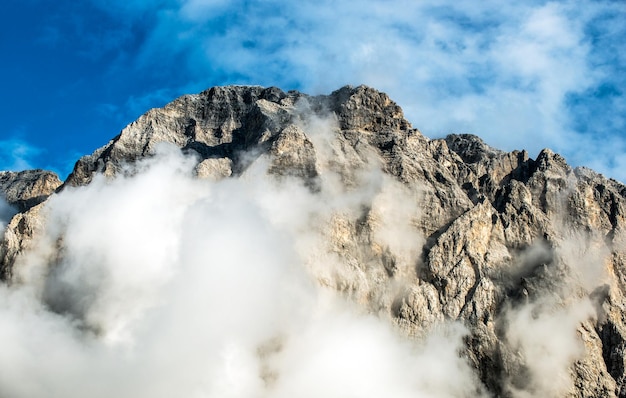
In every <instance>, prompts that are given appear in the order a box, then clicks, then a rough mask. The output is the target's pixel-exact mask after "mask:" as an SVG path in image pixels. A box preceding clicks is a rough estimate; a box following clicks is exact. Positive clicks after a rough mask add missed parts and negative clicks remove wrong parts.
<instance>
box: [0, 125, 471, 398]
mask: <svg viewBox="0 0 626 398" xmlns="http://www.w3.org/2000/svg"><path fill="white" fill-rule="evenodd" d="M309 128H311V127H309ZM320 128H321V131H320V133H322V134H323V131H324V130H325V129H326V127H320ZM194 164H195V162H194V160H192V159H188V158H184V157H182V155H180V153H179V152H178V150H177V149H173V148H169V147H162V148H161V149H160V153H159V154H158V155H157V156H156V157H155V158H152V159H148V160H144V161H143V162H141V163H140V164H139V165H138V169H137V170H139V171H140V172H139V173H138V174H134V175H133V176H132V177H119V178H117V179H115V180H111V181H109V180H106V179H105V178H100V177H98V178H96V179H95V180H94V181H93V182H92V183H91V184H90V185H89V186H86V187H80V188H67V189H66V190H64V191H63V192H61V193H60V194H57V195H55V196H53V197H52V198H51V199H50V200H49V202H47V205H46V209H45V214H46V216H47V224H46V230H45V232H44V234H43V235H41V236H40V237H39V238H38V239H37V241H36V242H35V244H33V246H32V250H30V251H27V252H25V253H23V255H22V256H21V257H20V258H19V260H18V263H17V265H16V269H15V276H16V279H15V281H14V282H16V283H15V284H14V285H13V286H12V287H7V286H6V285H4V284H3V285H0V317H1V318H2V319H3V322H2V323H0V339H2V340H3V341H11V342H12V344H10V346H7V347H5V348H4V350H3V355H2V356H0V386H2V387H1V388H2V391H3V393H6V394H8V395H10V396H12V397H18V398H19V397H43V396H63V397H68V398H71V397H78V396H80V397H82V396H85V395H89V396H90V397H107V396H118V397H136V396H152V397H171V396H180V397H203V396H220V397H250V396H264V397H268V398H271V397H287V396H293V395H294V394H296V395H299V396H320V395H324V396H329V397H334V396H337V397H340V396H345V394H346V393H348V392H350V393H358V395H359V396H362V397H375V396H376V397H378V396H380V395H381V394H391V395H393V396H396V397H405V396H406V397H408V396H415V394H416V393H418V394H424V395H425V396H426V395H427V396H435V397H462V396H467V394H469V393H471V394H473V393H474V392H475V390H476V389H477V388H480V387H479V385H480V384H479V383H478V382H477V381H476V377H475V375H474V373H473V371H472V370H471V368H470V367H469V365H468V364H467V363H466V361H465V360H464V359H462V358H460V357H459V350H460V347H461V346H462V344H463V337H464V336H465V334H466V331H465V330H464V329H463V328H462V327H460V326H458V325H448V326H447V327H446V326H445V325H444V326H442V328H443V329H442V330H438V331H436V333H433V334H432V336H430V337H429V338H428V339H427V340H425V341H423V342H422V344H417V343H415V342H410V341H408V340H403V339H402V338H401V337H400V335H398V334H397V330H393V329H392V328H391V326H390V325H389V324H388V323H386V322H385V321H384V320H381V319H379V318H377V317H375V316H372V315H366V314H364V313H363V311H362V310H360V309H357V308H355V307H353V306H351V305H350V304H348V303H347V302H345V301H344V300H343V299H340V298H338V297H337V296H336V295H334V294H333V291H332V290H327V289H325V288H322V287H321V286H320V285H319V284H318V282H317V275H316V274H315V272H316V270H319V269H323V268H325V267H326V268H327V267H328V266H329V264H328V263H326V262H325V260H327V259H328V258H329V257H327V256H324V255H320V254H323V253H320V252H319V251H318V250H319V249H322V250H324V249H323V248H321V247H319V246H315V245H309V244H307V242H302V240H307V239H309V238H311V236H312V235H315V234H316V233H320V232H321V231H320V227H319V224H316V223H322V224H323V223H324V222H325V218H326V217H329V216H330V213H334V212H336V211H338V210H339V211H350V209H352V208H354V207H359V205H360V203H361V202H360V201H362V200H366V198H369V200H372V199H373V198H372V196H371V195H374V197H375V196H376V194H377V193H376V192H377V189H383V190H384V189H385V185H384V184H383V185H381V186H378V185H376V187H378V188H376V187H374V188H372V187H370V186H369V185H367V184H366V185H365V186H364V192H362V193H359V192H358V190H357V192H353V193H352V194H350V193H349V192H344V194H343V195H346V197H344V198H341V196H342V193H340V192H335V191H332V192H330V194H331V195H330V197H333V198H335V202H334V203H332V202H327V201H325V200H320V197H317V196H314V195H313V194H311V193H310V192H309V191H308V190H307V189H305V188H304V187H302V186H301V185H300V184H299V183H296V182H295V181H289V180H283V181H282V182H281V183H276V182H275V181H272V180H270V179H268V178H267V177H266V176H265V169H264V165H263V162H262V159H261V160H260V161H259V162H258V163H257V164H256V165H255V166H254V167H253V168H252V169H251V170H250V171H249V173H251V174H248V175H244V176H243V177H242V178H241V179H237V180H225V181H221V182H212V181H207V180H197V179H193V178H192V176H193V167H194ZM255 173H257V174H255ZM324 189H331V190H332V189H333V186H331V185H329V186H328V187H327V188H324ZM372 189H373V190H372ZM393 192H397V190H396V191H392V192H390V194H391V193H393ZM382 193H384V191H383V192H382ZM321 194H322V195H323V193H321ZM403 194H405V193H403ZM296 198H299V200H296ZM354 199H357V200H354ZM378 207H380V206H378ZM380 211H383V212H384V209H380ZM392 221H393V217H392ZM406 230H407V229H406V227H402V228H400V229H399V230H398V231H396V232H394V231H392V230H391V229H390V228H383V233H384V239H388V238H390V235H391V234H394V233H405V232H406ZM59 246H61V247H62V249H61V255H60V256H58V255H57V254H55V253H56V250H57V249H58V248H59ZM326 250H327V249H326ZM399 250H403V248H402V247H401V248H400V249H399ZM316 262H319V263H316ZM42 353H45V356H44V357H42ZM303 358H306V360H304V359H303ZM26 378H27V379H26Z"/></svg>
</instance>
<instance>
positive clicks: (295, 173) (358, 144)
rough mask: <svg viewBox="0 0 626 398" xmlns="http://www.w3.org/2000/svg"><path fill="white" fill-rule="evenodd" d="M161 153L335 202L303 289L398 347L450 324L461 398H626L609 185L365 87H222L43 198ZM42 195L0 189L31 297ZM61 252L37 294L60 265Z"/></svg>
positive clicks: (625, 193) (165, 114)
mask: <svg viewBox="0 0 626 398" xmlns="http://www.w3.org/2000/svg"><path fill="white" fill-rule="evenodd" d="M163 143H168V144H171V145H173V146H175V147H177V148H180V149H181V150H182V152H183V153H184V154H185V155H186V156H187V159H192V162H193V173H194V175H195V177H196V178H198V179H201V180H206V181H209V182H211V181H223V180H224V179H237V178H239V179H250V178H269V180H271V181H275V182H278V183H279V184H280V183H283V184H293V183H294V181H297V184H301V185H302V186H303V187H304V188H305V191H306V192H307V193H306V195H308V196H307V198H308V197H310V198H313V200H312V201H313V202H319V203H325V204H328V203H330V205H328V206H325V207H324V208H323V210H320V208H319V205H317V206H318V207H316V206H314V205H307V206H310V207H306V209H307V211H310V214H311V219H310V220H309V219H307V221H306V224H305V225H306V228H304V229H306V230H307V232H306V235H302V236H306V239H312V238H311V236H314V237H315V239H318V240H319V241H321V242H322V243H319V244H318V245H317V246H315V249H314V252H315V254H316V256H318V257H319V258H317V257H316V259H311V258H312V257H311V256H310V255H311V254H312V252H306V256H303V263H304V264H305V266H307V269H309V272H310V273H311V275H312V276H313V278H314V279H315V280H316V281H317V283H318V284H319V285H321V286H325V287H328V288H329V289H330V290H332V291H337V292H339V293H340V294H341V295H342V296H345V297H347V298H349V299H350V300H351V301H353V302H356V303H358V304H359V305H361V307H362V308H365V309H366V310H367V311H368V312H369V313H374V314H377V315H378V317H380V318H383V319H387V320H389V321H390V322H391V323H392V324H393V325H395V326H396V327H397V330H398V331H399V332H400V333H401V334H404V335H406V336H408V337H409V338H410V339H416V340H418V341H419V340H420V339H422V338H424V336H427V335H429V334H430V333H433V331H434V330H437V328H438V327H440V325H442V324H450V323H453V322H455V321H458V322H460V323H461V324H463V325H464V327H466V328H467V330H468V334H467V335H466V337H465V338H464V340H463V342H464V346H463V348H462V349H461V353H460V355H461V357H462V358H463V359H464V360H465V361H467V362H468V363H469V364H470V368H471V369H474V371H475V373H476V375H477V378H478V379H479V380H480V383H479V386H478V387H477V390H476V391H474V392H472V391H469V392H467V391H466V392H465V393H464V394H467V395H469V396H471V395H474V394H476V395H478V394H482V393H481V392H480V391H487V392H488V393H490V394H493V395H495V396H515V397H518V396H520V397H521V396H572V397H607V396H617V397H626V374H625V372H626V366H625V364H626V362H625V356H624V347H625V345H626V321H625V319H624V315H623V314H624V311H623V309H624V306H626V298H625V294H626V264H625V261H626V233H625V231H624V227H625V225H626V224H625V223H626V220H625V219H624V217H625V214H626V213H625V210H626V187H625V186H624V185H622V184H621V183H619V182H617V181H614V180H609V179H606V178H604V177H603V176H601V175H599V174H597V173H595V172H593V171H591V170H588V169H585V168H577V169H572V168H571V167H570V166H568V165H567V163H566V162H565V160H564V159H563V158H562V157H561V156H559V155H558V154H555V153H553V152H551V151H550V150H547V149H546V150H543V151H542V152H541V153H540V154H539V155H538V156H537V158H536V159H532V158H530V157H529V155H528V153H527V152H525V151H513V152H510V153H508V152H503V151H499V150H497V149H494V148H491V147H489V146H488V145H486V144H485V143H484V142H483V141H481V140H480V138H478V137H476V136H473V135H449V136H448V137H446V138H445V139H434V140H431V139H428V138H426V137H425V136H423V135H422V134H421V133H420V132H419V131H418V130H417V129H414V128H413V127H412V126H411V125H410V123H409V122H408V121H406V120H405V119H404V117H403V114H402V110H401V109H400V107H399V106H397V105H396V104H395V103H394V102H393V101H392V100H391V99H390V98H389V97H388V96H387V95H385V94H384V93H380V92H378V91H376V90H374V89H372V88H368V87H365V86H359V87H343V88H341V89H339V90H337V91H335V92H333V93H332V94H330V95H327V96H308V95H305V94H302V93H299V92H287V93H285V92H283V91H281V90H279V89H277V88H262V87H247V86H229V87H214V88H211V89H210V90H207V91H205V92H202V93H200V94H197V95H188V96H184V97H181V98H179V99H177V100H175V101H173V102H172V103H170V104H168V105H166V106H165V107H164V108H161V109H153V110H150V111H149V112H147V113H146V114H145V115H143V116H141V117H140V118H139V119H138V120H137V121H135V122H133V123H132V124H130V125H129V126H128V127H126V128H125V129H124V130H122V132H121V133H120V134H119V135H118V136H117V137H115V138H114V139H112V140H111V141H110V142H109V143H108V144H107V145H105V146H103V147H102V148H100V149H98V150H96V151H95V152H94V153H93V154H91V155H88V156H84V157H82V158H81V159H80V160H79V161H78V162H77V163H76V166H75V168H74V170H73V172H72V173H71V175H70V176H69V177H68V178H67V180H66V181H65V182H64V183H63V185H62V186H61V187H60V188H59V189H58V191H59V192H60V193H58V194H56V195H63V194H64V193H65V192H75V191H77V190H80V189H81V187H84V186H89V185H90V184H94V181H96V180H97V179H98V178H101V176H104V177H106V179H109V181H113V180H114V179H115V178H116V177H118V178H123V177H124V176H125V178H132V176H134V175H137V174H141V173H142V172H143V170H144V168H145V167H147V166H142V165H143V163H142V162H144V161H145V160H146V159H149V158H151V157H153V156H157V158H158V156H160V155H159V153H160V151H162V150H163V149H162V145H163ZM155 154H156V155H155ZM258 168H261V169H262V170H263V173H261V177H259V175H258V173H257V169H258ZM255 173H256V174H255ZM99 176H100V177H99ZM267 176H269V177H267ZM15 178H16V181H21V182H20V183H21V184H26V185H28V184H31V185H32V186H37V184H38V182H36V181H35V180H34V179H32V178H30V177H29V178H30V179H29V178H26V177H15ZM38 178H39V180H41V178H43V177H38ZM31 180H32V181H35V182H32V181H31ZM39 180H37V181H39ZM3 181H4V180H3ZM45 181H46V183H45V184H44V185H45V187H44V188H37V189H33V190H32V191H33V192H35V193H34V194H24V195H22V196H23V197H20V196H19V194H17V195H16V194H15V193H14V192H16V189H15V186H16V185H15V183H9V184H3V185H0V188H1V189H2V192H3V193H4V194H5V196H6V197H7V198H9V200H10V201H11V202H12V203H18V204H19V203H27V205H21V204H20V205H19V206H20V208H19V212H18V213H17V214H16V215H15V216H14V217H13V219H12V220H11V222H10V223H9V224H8V226H7V229H6V231H5V234H4V240H3V241H2V244H1V246H0V255H1V256H2V257H1V259H2V261H1V262H0V266H1V267H2V272H1V273H0V275H2V277H3V279H4V280H5V283H9V284H13V285H19V284H20V283H22V284H23V283H26V282H24V279H23V278H22V277H21V276H20V271H19V267H21V266H22V267H26V265H23V264H27V263H28V261H27V260H25V258H27V257H28V253H29V251H32V250H33V249H32V247H33V244H32V242H37V240H36V238H37V236H38V234H44V232H42V231H44V229H45V228H46V226H45V225H46V217H45V216H44V215H43V214H42V209H45V208H46V203H47V202H45V201H43V200H44V199H45V197H47V196H48V195H51V194H52V192H53V191H54V190H55V189H57V187H58V185H59V184H57V183H54V181H53V182H49V181H52V180H50V178H49V177H45ZM96 182H97V183H98V184H100V183H101V181H100V180H98V181H96ZM29 186H30V185H29ZM293 189H295V188H293ZM17 191H19V192H25V191H24V190H19V189H18V190H17ZM290 192H291V191H290ZM293 192H296V193H297V192H299V191H297V190H294V191H293ZM298 195H300V194H298ZM302 195H304V194H302ZM53 196H55V195H53ZM31 197H35V198H36V201H32V199H30V198H31ZM338 197H339V198H342V199H341V201H337V202H335V199H336V198H338ZM296 198H297V197H296V196H295V193H294V200H296ZM307 200H308V199H307ZM41 201H43V203H42V204H39V202H41ZM307 203H308V202H307ZM338 203H339V204H338ZM346 203H348V204H346ZM311 209H315V210H311ZM44 213H45V211H44ZM311 220H314V221H311ZM297 230H298V231H300V229H297ZM294 231H296V229H294V230H289V232H290V233H293V234H292V238H291V239H293V240H294V241H295V242H296V246H298V242H299V239H300V235H297V234H296V233H295V232H294ZM311 231H312V232H311ZM63 237H64V236H63V234H62V233H61V235H59V236H58V237H57V238H58V239H57V242H58V244H57V246H55V247H56V248H55V249H54V250H56V253H57V254H56V259H55V260H54V261H50V263H49V264H48V265H47V267H49V269H50V270H49V271H46V272H44V279H45V278H48V279H50V278H52V277H53V276H54V269H55V268H54V267H55V264H59V261H60V260H59V257H60V258H62V257H63V256H64V255H65V254H64V253H66V251H64V246H63V245H64V242H63ZM303 242H304V238H303ZM307 242H308V240H307ZM34 246H36V245H34ZM298 247H300V246H298ZM319 253H321V254H319ZM53 257H54V256H53ZM61 263H62V260H61ZM50 275H52V276H50ZM42 300H43V301H44V302H45V303H47V305H48V307H49V308H50V309H51V310H52V311H55V312H58V313H60V314H65V315H68V316H71V317H73V318H74V319H76V320H78V322H79V323H81V324H82V325H83V326H82V327H84V328H86V329H90V328H91V329H98V330H99V328H103V327H104V326H103V325H101V324H99V323H98V321H94V320H93V319H91V318H89V316H88V315H87V314H89V311H90V307H87V308H86V309H85V308H81V310H80V311H78V310H75V309H73V308H74V307H72V305H69V304H63V305H61V304H59V300H60V299H59V297H57V296H55V295H54V293H52V294H48V295H47V296H46V295H44V296H43V298H42ZM0 391H1V389H0ZM463 396H466V395H463Z"/></svg>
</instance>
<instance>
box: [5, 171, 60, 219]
mask: <svg viewBox="0 0 626 398" xmlns="http://www.w3.org/2000/svg"><path fill="white" fill-rule="evenodd" d="M59 186H61V180H59V177H58V176H57V175H56V174H55V173H53V172H50V171H46V170H26V171H21V172H11V171H1V172H0V195H2V196H3V197H4V198H5V199H6V201H7V202H8V203H9V204H11V205H13V206H15V207H16V208H17V209H18V210H19V211H21V212H24V211H26V210H28V209H30V208H31V207H33V206H36V205H38V204H39V203H41V202H43V201H44V200H46V198H48V196H50V195H51V194H52V193H53V192H54V191H55V190H56V189H57V188H58V187H59Z"/></svg>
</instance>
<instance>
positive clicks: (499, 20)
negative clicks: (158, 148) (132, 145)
mask: <svg viewBox="0 0 626 398" xmlns="http://www.w3.org/2000/svg"><path fill="white" fill-rule="evenodd" d="M93 2H94V4H96V5H97V6H98V7H99V9H101V10H104V11H106V12H110V13H115V15H116V17H117V18H121V19H122V20H123V21H122V22H119V26H124V27H126V26H130V27H132V29H135V30H136V31H137V32H141V34H140V35H139V36H138V37H136V38H135V40H134V41H129V42H128V43H127V45H128V46H131V44H132V48H133V51H127V52H126V53H125V54H126V55H127V56H126V57H123V58H120V59H119V60H117V61H115V62H112V68H116V70H118V71H120V70H124V69H132V70H134V71H135V72H139V73H140V74H142V75H144V76H151V77H152V78H153V79H154V81H155V82H157V81H158V82H161V83H162V86H161V88H163V87H166V88H167V89H169V92H171V93H172V95H178V94H182V93H183V92H185V91H199V90H202V89H204V88H206V87H208V86H211V85H215V84H229V83H247V84H261V85H278V86H281V87H283V88H286V89H301V90H305V91H308V92H312V93H320V92H328V91H330V90H333V89H336V88H337V87H339V86H341V85H344V84H361V83H364V84H368V85H371V86H374V87H376V88H378V89H381V90H383V91H386V92H388V93H389V94H390V95H391V97H392V98H394V99H395V100H396V101H397V102H399V103H400V105H402V106H403V108H404V109H405V111H406V114H407V116H408V118H409V119H410V120H411V121H412V122H413V124H414V125H415V126H416V127H418V128H420V129H421V130H422V131H423V132H424V133H425V134H426V135H428V136H431V137H437V136H442V135H444V134H447V133H450V132H471V133H475V134H478V135H480V136H482V137H483V138H485V139H486V140H487V142H489V143H490V144H492V145H494V146H498V147H501V148H503V149H507V150H512V149H518V148H527V149H529V150H530V151H531V153H532V152H534V153H536V152H537V151H539V150H540V149H541V148H543V147H551V148H552V149H554V150H556V151H559V152H561V153H563V154H564V155H565V156H566V157H567V158H568V159H569V160H570V161H571V162H572V163H574V164H577V165H578V164H594V165H596V167H598V168H599V169H600V171H603V172H607V173H609V174H611V175H613V176H616V177H618V178H621V179H622V180H626V174H624V172H622V171H620V170H619V169H617V168H615V167H612V166H611V165H612V164H614V163H616V162H618V159H619V158H620V157H621V152H619V151H618V149H617V148H619V149H620V150H621V146H619V145H618V146H613V145H610V146H607V145H606V141H607V140H608V141H613V140H615V139H619V140H621V138H620V137H621V133H622V132H623V127H624V120H625V116H624V115H625V114H626V113H625V112H624V110H625V109H626V105H625V99H624V98H625V97H624V93H623V87H624V83H625V81H624V79H625V78H623V77H622V76H623V75H625V74H624V73H623V72H624V71H625V70H626V56H624V55H623V54H625V53H626V52H625V51H623V49H624V44H623V43H626V28H624V27H623V23H622V21H623V20H624V18H625V17H626V5H625V4H624V3H623V2H616V1H608V0H607V1H591V0H584V1H578V2H573V1H567V0H564V1H555V2H544V1H532V2H522V3H514V4H513V3H510V4H507V5H503V4H502V3H501V2H496V1H486V2H481V3H480V4H477V3H475V2H474V3H472V4H467V3H458V2H452V1H437V2H435V1H426V2H409V1H404V0H392V1H388V2H384V3H380V2H377V1H372V0H363V1H359V2H343V3H337V2H331V1H329V0H325V1H316V2H313V1H308V0H307V1H303V2H298V3H297V4H296V3H288V2H284V1H279V0H271V1H263V2H261V1H231V2H226V1H202V0H180V1H162V2H161V3H160V4H159V7H153V6H146V5H145V3H141V2H130V3H128V2H121V1H111V2H103V1H100V0H93ZM124 21H125V22H124ZM131 42H132V43H131ZM123 45H124V43H122V47H123ZM120 51H124V48H121V49H120ZM155 90H156V88H155V87H152V88H151V89H150V91H151V92H153V91H155ZM144 94H146V93H137V94H136V95H137V96H143V95H144ZM583 142H584V143H585V146H581V143H583ZM589 145H592V146H591V147H589Z"/></svg>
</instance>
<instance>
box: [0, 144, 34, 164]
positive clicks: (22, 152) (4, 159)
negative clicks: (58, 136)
mask: <svg viewBox="0 0 626 398" xmlns="http://www.w3.org/2000/svg"><path fill="white" fill-rule="evenodd" d="M39 153H41V149H39V148H37V147H34V146H32V145H30V144H29V143H27V142H24V141H22V140H20V139H17V138H12V139H7V140H0V171H22V170H27V169H32V166H31V162H32V160H33V158H34V157H35V156H37V155H38V154H39Z"/></svg>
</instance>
